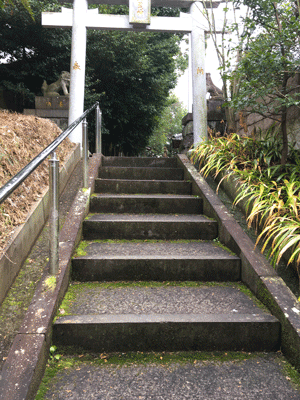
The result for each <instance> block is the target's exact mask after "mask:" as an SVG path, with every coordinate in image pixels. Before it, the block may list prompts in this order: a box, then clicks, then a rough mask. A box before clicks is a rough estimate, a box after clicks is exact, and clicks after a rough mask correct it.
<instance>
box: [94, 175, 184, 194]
mask: <svg viewBox="0 0 300 400" xmlns="http://www.w3.org/2000/svg"><path fill="white" fill-rule="evenodd" d="M95 192H96V193H131V194H133V193H147V194H154V193H156V194H158V193H161V194H167V193H168V194H183V195H188V194H191V193H192V184H191V182H186V181H182V180H180V181H175V180H171V181H168V180H154V181H153V180H152V181H149V180H131V179H96V181H95Z"/></svg>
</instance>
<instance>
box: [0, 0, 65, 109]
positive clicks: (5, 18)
mask: <svg viewBox="0 0 300 400" xmlns="http://www.w3.org/2000/svg"><path fill="white" fill-rule="evenodd" d="M30 4H31V10H32V13H33V16H34V20H33V19H32V18H31V16H30V15H29V14H28V12H27V11H26V10H25V9H24V7H21V6H17V5H15V6H12V5H7V6H6V7H5V8H4V9H0V25H1V44H0V61H1V60H6V62H5V63H2V64H0V85H1V86H2V87H4V88H5V89H8V91H9V92H10V93H13V94H14V95H15V97H16V98H17V99H19V102H20V104H18V106H17V108H13V109H14V110H16V111H20V112H22V111H23V108H33V107H34V95H41V94H42V93H41V86H42V83H43V81H44V80H47V81H48V82H54V81H56V80H57V79H58V77H59V75H60V73H61V71H63V70H65V71H68V70H69V69H70V40H71V31H69V30H62V29H45V28H43V27H42V25H41V12H42V11H43V10H47V11H56V10H58V9H59V3H58V2H57V1H51V2H50V1H47V0H41V1H37V0H32V1H31V2H30ZM13 106H15V104H12V105H11V107H13Z"/></svg>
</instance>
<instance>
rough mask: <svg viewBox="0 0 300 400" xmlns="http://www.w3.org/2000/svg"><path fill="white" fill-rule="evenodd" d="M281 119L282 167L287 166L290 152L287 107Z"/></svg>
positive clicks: (284, 108)
mask: <svg viewBox="0 0 300 400" xmlns="http://www.w3.org/2000/svg"><path fill="white" fill-rule="evenodd" d="M281 115H282V118H281V135H282V152H281V165H284V164H286V162H287V158H288V152H289V142H288V135H287V107H285V106H284V107H283V108H282V114H281Z"/></svg>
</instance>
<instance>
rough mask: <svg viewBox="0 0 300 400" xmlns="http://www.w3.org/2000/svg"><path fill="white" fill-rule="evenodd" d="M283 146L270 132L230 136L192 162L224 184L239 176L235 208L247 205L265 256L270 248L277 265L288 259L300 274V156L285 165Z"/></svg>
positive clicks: (204, 147) (199, 150) (206, 146)
mask: <svg viewBox="0 0 300 400" xmlns="http://www.w3.org/2000/svg"><path fill="white" fill-rule="evenodd" d="M281 146H282V144H281V143H280V140H278V138H276V135H274V132H273V131H272V132H271V130H269V131H267V132H265V133H264V134H262V132H260V135H258V137H255V136H252V137H240V136H239V135H237V134H232V135H230V136H228V137H220V138H211V139H209V140H207V141H206V142H202V143H201V144H199V145H198V146H197V147H195V148H194V149H193V150H192V153H191V160H192V161H193V162H194V163H197V164H199V169H200V172H201V173H202V174H203V175H204V176H208V175H209V174H212V175H213V176H214V177H217V176H218V175H219V174H221V175H222V178H221V180H220V183H221V182H222V180H223V179H226V178H228V177H230V176H233V175H234V176H236V177H238V180H239V193H238V195H237V197H236V198H235V200H234V204H238V203H239V202H241V201H244V202H245V204H246V212H247V220H248V224H249V226H250V225H254V226H255V228H256V229H257V230H259V231H260V234H259V236H258V238H257V243H258V242H260V241H261V242H262V243H263V247H262V251H265V250H266V249H267V257H269V258H271V260H272V264H273V266H276V265H277V264H278V263H279V261H280V259H281V257H282V256H283V254H288V264H290V263H294V264H295V265H296V267H297V271H298V275H300V268H299V267H300V181H299V173H300V154H299V152H298V151H296V150H294V149H290V151H289V157H288V162H287V164H285V165H282V164H281V163H280V161H281V151H280V149H281ZM220 183H219V185H220ZM268 245H270V246H268Z"/></svg>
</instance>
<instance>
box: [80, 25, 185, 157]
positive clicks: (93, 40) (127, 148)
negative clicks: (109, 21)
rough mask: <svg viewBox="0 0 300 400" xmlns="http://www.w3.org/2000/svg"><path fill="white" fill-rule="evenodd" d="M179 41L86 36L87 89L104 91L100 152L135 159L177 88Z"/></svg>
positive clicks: (167, 37)
mask: <svg viewBox="0 0 300 400" xmlns="http://www.w3.org/2000/svg"><path fill="white" fill-rule="evenodd" d="M179 41H180V38H179V37H178V36H176V35H170V34H164V33H152V34H151V33H148V32H147V33H144V32H141V33H136V32H127V33H123V32H116V31H114V32H99V31H90V32H89V35H88V44H87V48H88V50H87V74H88V76H89V79H90V82H92V84H91V85H90V88H89V90H90V91H91V93H103V96H101V98H100V99H99V101H100V107H101V109H102V112H103V121H104V125H105V128H106V129H107V132H108V133H109V134H107V135H104V136H103V141H104V143H103V145H104V153H105V154H118V153H120V152H122V153H123V154H125V155H137V154H139V152H140V151H141V150H143V149H144V148H145V146H146V145H147V142H148V138H149V137H150V135H151V133H152V130H153V128H154V126H155V124H156V121H157V117H158V115H159V114H160V113H161V111H162V109H163V107H164V105H165V100H166V98H167V97H168V95H169V91H170V90H171V89H173V88H174V87H175V85H176V79H177V76H176V73H175V69H176V61H175V59H174V57H175V56H176V55H177V54H178V52H179ZM88 105H89V104H88V101H87V106H88Z"/></svg>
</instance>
